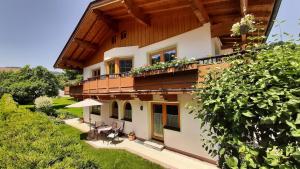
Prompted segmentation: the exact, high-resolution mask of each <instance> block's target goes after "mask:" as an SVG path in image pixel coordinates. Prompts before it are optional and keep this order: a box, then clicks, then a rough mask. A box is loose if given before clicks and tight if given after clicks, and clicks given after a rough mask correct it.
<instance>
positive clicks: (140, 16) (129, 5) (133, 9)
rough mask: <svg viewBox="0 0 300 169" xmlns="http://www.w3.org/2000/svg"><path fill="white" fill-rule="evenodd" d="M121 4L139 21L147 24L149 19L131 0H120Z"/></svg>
mask: <svg viewBox="0 0 300 169" xmlns="http://www.w3.org/2000/svg"><path fill="white" fill-rule="evenodd" d="M122 4H123V5H124V6H125V8H126V9H127V12H128V13H129V14H130V15H131V16H132V17H134V18H135V19H136V20H137V21H138V22H139V23H141V24H143V25H145V26H149V25H150V19H149V16H148V15H146V14H145V13H144V12H143V11H142V10H141V9H140V8H139V7H138V6H136V5H135V4H133V2H132V0H122Z"/></svg>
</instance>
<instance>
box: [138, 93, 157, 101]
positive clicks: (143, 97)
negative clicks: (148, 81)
mask: <svg viewBox="0 0 300 169" xmlns="http://www.w3.org/2000/svg"><path fill="white" fill-rule="evenodd" d="M136 97H138V98H139V99H140V100H141V101H152V100H153V95H151V94H138V95H137V96H136Z"/></svg>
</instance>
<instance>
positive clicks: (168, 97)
mask: <svg viewBox="0 0 300 169" xmlns="http://www.w3.org/2000/svg"><path fill="white" fill-rule="evenodd" d="M162 96H163V98H164V99H165V100H167V101H177V100H178V98H177V94H163V95H162Z"/></svg>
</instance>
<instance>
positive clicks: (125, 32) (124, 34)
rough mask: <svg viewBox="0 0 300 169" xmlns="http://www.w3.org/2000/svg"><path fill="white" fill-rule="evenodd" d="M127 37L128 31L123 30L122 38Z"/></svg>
mask: <svg viewBox="0 0 300 169" xmlns="http://www.w3.org/2000/svg"><path fill="white" fill-rule="evenodd" d="M126 37H127V31H122V32H121V40H122V39H125V38H126Z"/></svg>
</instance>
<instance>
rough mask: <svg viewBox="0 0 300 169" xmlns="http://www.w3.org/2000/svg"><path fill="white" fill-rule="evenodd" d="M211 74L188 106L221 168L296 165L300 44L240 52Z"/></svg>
mask: <svg viewBox="0 0 300 169" xmlns="http://www.w3.org/2000/svg"><path fill="white" fill-rule="evenodd" d="M230 65H231V66H230V68H227V69H225V70H224V71H221V72H211V73H210V74H209V75H208V76H207V77H206V81H205V82H204V85H202V86H205V88H198V91H197V92H196V93H195V97H194V99H195V103H196V104H194V105H193V106H192V107H191V108H192V110H193V111H194V112H195V113H196V114H197V116H198V118H200V119H201V126H202V127H203V126H209V127H208V129H206V130H204V133H205V135H208V136H210V139H208V140H206V139H204V141H205V144H204V147H205V149H206V150H207V151H208V152H209V153H210V154H211V155H212V156H215V155H218V156H219V166H220V167H221V168H261V169H266V168H280V169H281V168H289V169H293V168H294V169H296V168H297V167H299V166H300V143H299V139H300V46H299V45H295V44H292V43H284V44H282V45H279V46H269V47H266V48H263V49H260V50H249V51H248V52H246V53H238V54H237V55H236V56H235V57H234V59H233V60H232V61H231V62H230Z"/></svg>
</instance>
